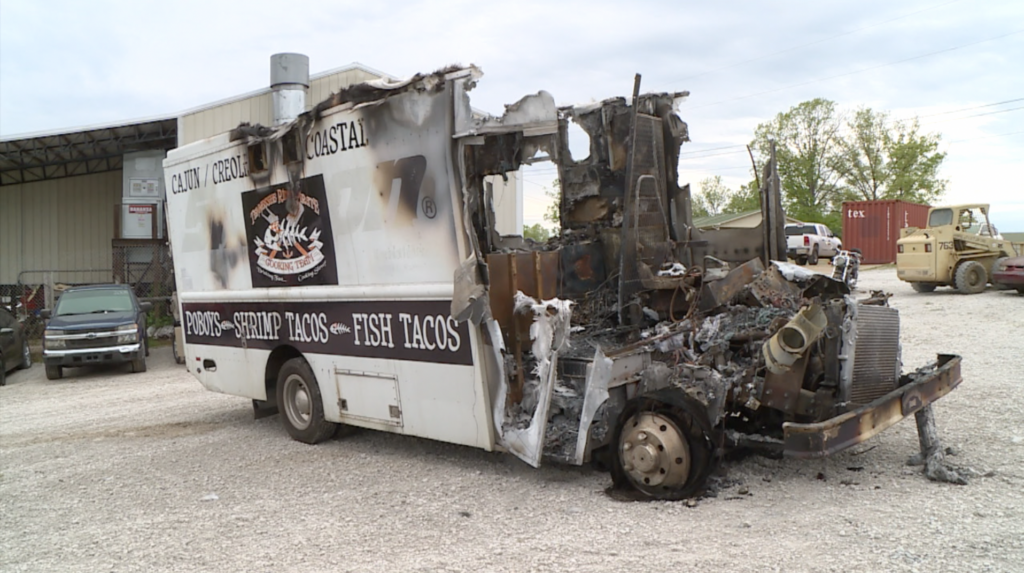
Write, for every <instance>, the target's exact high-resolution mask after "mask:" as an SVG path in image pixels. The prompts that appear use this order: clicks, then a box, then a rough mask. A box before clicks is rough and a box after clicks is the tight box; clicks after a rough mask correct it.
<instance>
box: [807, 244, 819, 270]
mask: <svg viewBox="0 0 1024 573" xmlns="http://www.w3.org/2000/svg"><path fill="white" fill-rule="evenodd" d="M807 264H809V265H816V264H818V245H814V247H813V248H811V256H809V257H807Z"/></svg>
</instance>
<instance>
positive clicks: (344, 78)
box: [306, 69, 378, 109]
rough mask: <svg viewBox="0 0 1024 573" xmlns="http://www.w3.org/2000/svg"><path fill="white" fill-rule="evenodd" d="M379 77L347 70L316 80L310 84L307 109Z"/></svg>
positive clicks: (365, 72)
mask: <svg viewBox="0 0 1024 573" xmlns="http://www.w3.org/2000/svg"><path fill="white" fill-rule="evenodd" d="M377 78H378V76H376V75H374V74H371V73H370V72H367V71H364V70H358V69H354V70H345V71H342V72H338V73H336V74H330V75H327V76H323V77H320V78H315V79H313V80H311V81H310V82H309V92H308V93H307V95H306V109H310V108H312V107H313V106H314V105H316V104H318V103H320V102H322V101H324V100H325V99H327V96H329V95H331V94H332V93H334V92H336V91H338V90H340V89H341V88H344V87H348V86H350V85H352V84H358V83H360V82H365V81H369V80H375V79H377Z"/></svg>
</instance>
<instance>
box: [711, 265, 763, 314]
mask: <svg viewBox="0 0 1024 573" xmlns="http://www.w3.org/2000/svg"><path fill="white" fill-rule="evenodd" d="M763 272H764V265H762V264H761V260H760V259H751V260H749V261H747V262H746V263H744V264H742V265H740V266H738V267H736V268H735V269H733V270H731V271H729V274H728V275H726V276H725V278H724V279H721V280H717V281H711V282H705V283H704V288H703V291H702V292H701V296H700V307H701V310H703V311H705V312H706V311H709V310H711V309H714V308H718V307H720V306H722V305H724V304H729V303H731V302H733V301H734V300H735V299H736V298H737V297H738V296H739V295H740V294H741V293H743V292H746V291H747V290H748V289H746V287H747V285H749V284H750V283H752V282H753V281H754V279H756V278H758V277H759V276H761V275H762V274H763Z"/></svg>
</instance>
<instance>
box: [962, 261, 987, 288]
mask: <svg viewBox="0 0 1024 573" xmlns="http://www.w3.org/2000/svg"><path fill="white" fill-rule="evenodd" d="M954 284H955V285H956V290H958V291H960V292H961V293H963V294H978V293H979V292H981V291H983V290H985V285H987V284H988V273H987V272H986V271H985V267H984V266H983V265H982V264H981V263H979V262H978V261H966V262H963V263H960V266H958V267H957V268H956V276H954Z"/></svg>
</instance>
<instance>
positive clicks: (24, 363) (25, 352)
mask: <svg viewBox="0 0 1024 573" xmlns="http://www.w3.org/2000/svg"><path fill="white" fill-rule="evenodd" d="M22 336H25V335H24V333H22ZM31 367H32V351H31V350H30V349H29V347H28V339H27V338H25V339H23V340H22V341H21V364H19V365H18V369H19V370H26V369H28V368H31Z"/></svg>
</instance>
